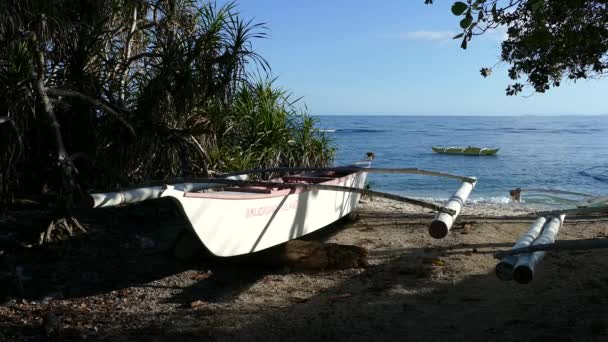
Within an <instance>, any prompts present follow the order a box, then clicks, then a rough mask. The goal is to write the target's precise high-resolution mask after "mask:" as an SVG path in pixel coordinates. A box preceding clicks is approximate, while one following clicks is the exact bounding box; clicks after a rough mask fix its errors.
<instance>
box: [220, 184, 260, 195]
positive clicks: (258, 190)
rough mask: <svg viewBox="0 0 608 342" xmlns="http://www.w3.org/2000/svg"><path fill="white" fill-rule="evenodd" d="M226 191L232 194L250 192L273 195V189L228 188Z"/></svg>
mask: <svg viewBox="0 0 608 342" xmlns="http://www.w3.org/2000/svg"><path fill="white" fill-rule="evenodd" d="M224 191H232V192H250V193H254V194H270V193H272V189H269V188H264V187H249V186H248V187H228V188H224Z"/></svg>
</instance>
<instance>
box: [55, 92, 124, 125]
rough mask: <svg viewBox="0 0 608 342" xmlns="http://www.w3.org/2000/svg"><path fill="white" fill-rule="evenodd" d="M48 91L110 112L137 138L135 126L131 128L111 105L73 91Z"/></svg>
mask: <svg viewBox="0 0 608 342" xmlns="http://www.w3.org/2000/svg"><path fill="white" fill-rule="evenodd" d="M46 91H47V92H48V94H50V95H52V96H67V97H75V98H78V99H80V100H84V101H87V102H89V103H90V104H92V105H94V106H95V107H98V108H100V109H102V110H104V111H106V112H108V113H109V114H111V115H113V116H114V117H115V118H116V119H118V121H120V122H121V123H122V124H123V125H124V126H125V127H127V129H128V130H129V133H130V134H131V135H132V136H135V130H134V129H133V126H131V124H129V123H128V122H127V120H125V118H123V117H122V115H120V114H118V112H117V111H115V110H114V109H112V107H110V106H109V105H107V104H105V103H103V102H101V101H98V100H95V99H94V98H92V97H90V96H87V95H85V94H82V93H79V92H77V91H73V90H65V89H57V88H46Z"/></svg>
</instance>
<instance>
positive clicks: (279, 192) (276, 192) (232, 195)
mask: <svg viewBox="0 0 608 342" xmlns="http://www.w3.org/2000/svg"><path fill="white" fill-rule="evenodd" d="M360 172H363V171H356V172H353V173H350V174H347V175H344V176H338V177H336V178H333V179H332V180H327V181H324V182H319V183H305V184H320V185H338V184H340V183H342V182H344V181H349V180H351V179H353V178H354V177H355V176H356V175H357V174H358V173H360ZM278 180H281V178H275V179H271V180H269V182H273V181H278ZM286 184H290V183H286ZM291 184H293V183H291ZM306 191H312V189H307V188H305V187H299V188H296V189H292V188H286V189H276V188H272V189H271V193H270V194H254V193H246V192H231V191H219V192H185V193H184V197H189V198H208V199H220V200H253V199H263V198H272V197H281V196H287V195H292V194H294V195H295V194H300V193H303V192H306Z"/></svg>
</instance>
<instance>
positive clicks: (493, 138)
mask: <svg viewBox="0 0 608 342" xmlns="http://www.w3.org/2000/svg"><path fill="white" fill-rule="evenodd" d="M317 118H318V119H319V121H320V122H319V128H321V129H323V130H326V131H327V132H328V133H327V134H328V135H330V136H331V137H333V138H334V141H335V143H336V145H337V148H338V151H337V158H336V165H346V164H350V163H352V162H353V161H356V160H359V159H361V157H362V156H363V154H364V153H365V152H367V151H373V152H375V153H376V161H375V163H374V166H377V167H416V168H420V169H427V170H432V171H441V172H448V173H454V174H460V175H466V176H476V177H477V178H478V180H479V181H478V184H477V187H476V189H475V190H474V192H473V194H472V196H471V199H472V200H474V201H488V202H499V203H501V202H507V199H508V191H509V190H510V189H513V188H517V187H521V188H524V189H525V188H545V189H560V190H569V191H577V192H584V193H591V194H596V195H603V194H608V183H606V182H602V181H599V180H596V179H594V178H590V177H587V176H584V175H581V174H580V171H582V170H584V169H588V168H590V167H593V166H597V165H608V116H585V117H582V116H560V117H546V116H517V117H472V116H432V117H431V116H317ZM469 145H471V146H479V147H490V148H500V151H499V152H498V155H496V156H484V157H478V156H456V155H441V154H437V153H433V152H432V151H431V146H464V147H466V146H469ZM370 184H371V186H372V188H373V189H375V190H379V191H387V192H392V193H397V194H403V195H408V196H414V197H421V198H433V199H446V198H448V197H449V196H450V195H451V194H452V193H453V191H454V190H455V189H456V188H457V187H458V182H457V181H454V180H448V179H442V178H436V177H428V176H417V175H392V174H372V175H370Z"/></svg>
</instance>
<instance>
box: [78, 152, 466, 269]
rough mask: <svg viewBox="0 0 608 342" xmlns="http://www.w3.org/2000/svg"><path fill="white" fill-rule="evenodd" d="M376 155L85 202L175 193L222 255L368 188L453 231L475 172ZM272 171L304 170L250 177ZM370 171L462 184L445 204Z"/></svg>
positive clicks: (312, 223)
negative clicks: (393, 186) (393, 164)
mask: <svg viewBox="0 0 608 342" xmlns="http://www.w3.org/2000/svg"><path fill="white" fill-rule="evenodd" d="M368 157H369V156H368ZM372 159H373V156H372V157H370V158H368V159H367V160H362V161H359V162H357V163H356V164H355V165H352V166H348V167H334V168H269V169H253V170H245V171H241V172H238V173H233V174H228V175H224V177H225V178H198V179H196V178H195V179H180V180H174V181H165V182H166V183H169V184H172V185H162V184H156V185H151V186H147V187H140V188H136V189H131V190H125V191H121V192H110V193H97V194H91V195H90V196H89V198H88V203H87V206H88V207H91V208H99V207H107V206H116V205H121V204H126V203H135V202H140V201H145V200H150V199H156V198H168V199H171V200H172V201H173V202H174V203H175V204H177V206H178V207H179V208H180V211H181V212H182V213H183V215H184V216H185V217H187V218H188V222H189V223H190V227H191V228H192V230H193V231H194V232H195V233H196V235H197V236H198V238H199V239H200V241H201V242H202V243H203V245H204V246H205V247H206V249H207V250H208V251H209V252H210V253H212V254H214V255H216V256H221V257H228V256H236V255H242V254H247V253H253V252H256V251H260V250H263V249H266V248H269V247H272V246H275V245H277V244H281V243H284V242H287V241H289V240H292V239H296V238H299V237H301V236H303V235H306V234H309V233H312V232H314V231H316V230H318V229H320V228H323V227H325V226H327V225H329V224H330V223H332V222H334V221H336V220H338V219H340V218H341V217H344V216H346V215H347V214H349V213H350V212H351V211H353V210H354V209H356V208H357V205H358V202H359V198H360V196H361V195H363V194H365V195H369V196H378V197H384V198H390V199H393V200H397V201H402V202H406V203H409V204H413V205H417V206H421V207H424V208H429V209H432V210H435V211H437V216H436V218H435V219H434V220H433V223H431V228H430V229H429V231H430V232H431V235H432V236H433V237H436V238H441V237H444V236H445V235H447V232H448V231H449V229H450V228H451V226H452V224H453V222H454V220H455V219H456V217H457V216H458V214H459V213H460V210H461V208H462V206H463V205H464V203H465V201H466V199H467V198H468V196H469V194H470V192H471V190H472V189H473V187H474V185H475V181H476V180H475V178H471V177H463V176H456V175H450V174H444V173H439V172H433V171H426V170H419V169H381V168H376V169H375V168H372V167H371V163H372ZM269 172H273V173H274V172H302V173H298V174H295V175H288V176H282V177H279V178H273V179H271V180H270V181H251V180H249V179H248V175H249V174H254V173H269ZM372 172H392V173H409V174H422V175H430V176H438V177H446V178H452V179H457V180H460V181H462V182H463V184H462V185H461V187H460V188H459V190H458V191H457V192H456V193H455V194H454V196H452V199H450V201H448V202H447V204H446V205H445V206H440V205H437V204H434V203H428V202H424V201H421V200H417V199H413V198H407V197H403V196H398V195H394V194H388V193H383V192H378V191H372V190H366V189H364V187H365V181H366V179H367V175H368V173H372ZM437 227H440V228H437ZM438 231H440V233H437V232H438Z"/></svg>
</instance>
